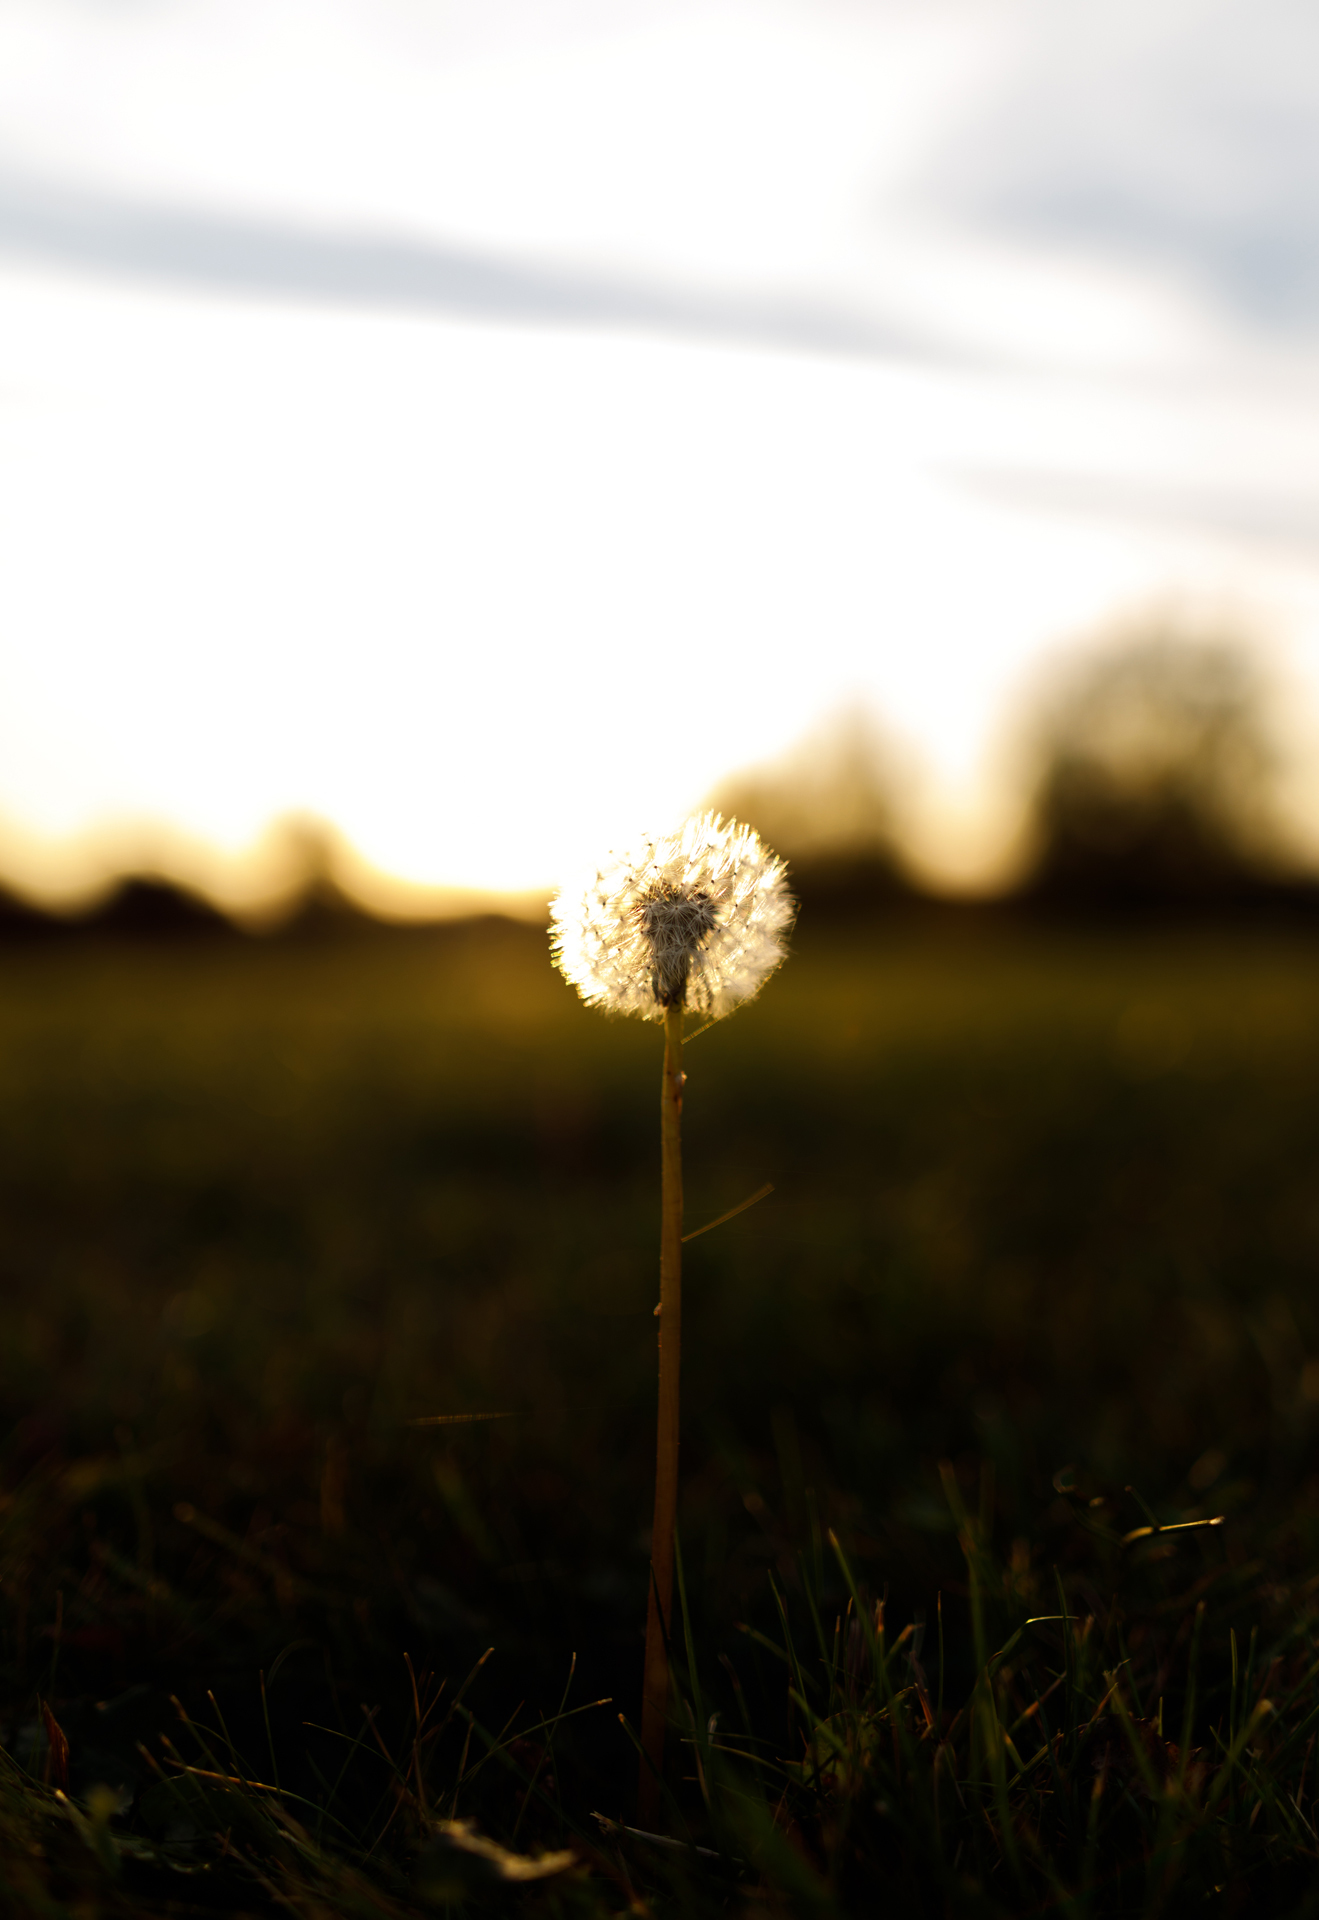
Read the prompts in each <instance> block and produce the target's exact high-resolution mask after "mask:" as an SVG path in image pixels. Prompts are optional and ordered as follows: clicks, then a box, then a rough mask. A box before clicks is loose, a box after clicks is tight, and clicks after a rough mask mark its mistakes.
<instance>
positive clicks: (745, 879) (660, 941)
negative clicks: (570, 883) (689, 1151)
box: [550, 813, 795, 1826]
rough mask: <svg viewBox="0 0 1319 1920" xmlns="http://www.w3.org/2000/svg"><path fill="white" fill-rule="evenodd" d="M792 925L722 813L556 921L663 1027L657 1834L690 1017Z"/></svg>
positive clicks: (750, 975) (634, 1006)
mask: <svg viewBox="0 0 1319 1920" xmlns="http://www.w3.org/2000/svg"><path fill="white" fill-rule="evenodd" d="M794 912H795V904H794V902H793V899H792V896H791V894H790V893H789V892H788V887H787V876H786V869H785V867H784V864H783V862H782V861H781V860H780V859H778V858H777V857H776V856H775V855H774V854H772V853H770V852H769V850H768V849H767V848H766V847H764V846H762V844H761V841H760V837H759V835H758V834H756V833H755V832H754V831H753V830H752V828H750V827H744V826H740V825H739V824H738V823H737V822H736V821H731V820H730V821H728V822H727V823H725V822H724V821H722V820H721V819H720V817H719V815H718V814H717V813H706V814H700V815H698V816H696V817H695V818H693V819H691V820H688V821H687V823H686V824H685V825H684V826H683V827H682V828H680V829H679V831H678V832H677V833H674V834H668V835H664V836H662V837H660V838H658V839H647V840H644V841H643V842H642V843H641V845H640V846H639V847H637V848H636V849H635V850H634V851H633V852H631V853H630V854H627V855H624V856H621V857H620V856H618V855H611V857H610V859H609V860H608V861H607V862H606V864H605V865H604V866H603V867H602V868H601V869H600V871H599V872H598V873H597V874H596V876H595V878H594V879H593V880H592V881H591V883H590V884H589V885H588V886H587V887H585V888H584V889H582V890H581V891H580V892H575V891H569V890H565V891H564V892H563V893H561V894H560V895H559V896H558V898H557V899H556V900H555V901H554V903H553V905H552V907H551V909H550V945H551V951H552V953H553V956H554V961H555V964H556V965H557V966H558V967H559V969H560V970H561V972H562V973H563V975H564V977H565V978H566V979H567V980H568V981H569V982H570V983H571V984H572V985H573V986H574V987H576V989H577V991H578V992H579V993H580V994H581V996H582V998H583V1000H585V1001H586V1003H587V1005H588V1006H593V1007H600V1008H602V1009H603V1010H604V1011H605V1012H606V1013H619V1014H633V1015H636V1016H638V1017H639V1018H641V1019H643V1020H655V1021H663V1023H664V1071H663V1075H662V1078H661V1082H660V1150H661V1169H662V1173H661V1228H660V1303H659V1306H658V1307H657V1308H656V1313H657V1315H658V1316H659V1322H660V1329H659V1434H658V1445H657V1450H656V1461H655V1524H654V1531H653V1535H652V1545H651V1582H650V1600H649V1604H648V1607H647V1614H646V1662H645V1676H644V1683H643V1695H642V1713H641V1744H642V1748H643V1752H644V1758H643V1761H642V1767H641V1783H640V1790H639V1793H638V1808H639V1814H640V1817H641V1818H642V1820H643V1822H644V1823H645V1824H646V1825H652V1826H653V1825H654V1824H655V1821H656V1818H657V1816H658V1813H659V1781H660V1777H661V1773H662V1770H663V1763H664V1730H665V1722H666V1720H667V1716H668V1701H669V1661H668V1637H669V1626H670V1617H671V1602H672V1597H673V1557H674V1555H673V1537H674V1521H675V1517H676V1514H677V1505H678V1374H679V1361H680V1355H681V1345H682V1240H683V1233H682V1131H681V1129H682V1095H683V1088H684V1086H685V1084H686V1075H685V1074H684V1072H683V1070H682V1027H683V1015H684V1013H685V1012H686V1011H687V1009H688V1008H690V1009H691V1010H692V1011H693V1012H695V1013H699V1014H702V1015H704V1016H705V1018H706V1020H707V1021H709V1020H717V1019H720V1018H721V1017H722V1016H723V1015H724V1014H726V1013H730V1012H731V1011H732V1010H733V1008H734V1007H736V1006H739V1005H741V1004H742V1003H743V1002H744V1001H747V1000H750V999H752V998H753V997H754V995H755V994H756V993H758V992H759V990H760V988H761V987H762V986H763V984H764V982H765V981H766V980H767V979H768V977H769V975H770V974H771V973H772V972H773V971H774V969H775V968H776V967H777V966H778V965H779V964H780V962H781V961H782V960H783V959H784V958H785V957H786V954H787V935H788V932H789V930H790V928H791V926H792V921H793V916H794ZM757 1197H759V1196H757ZM734 1211H735V1212H736V1211H740V1209H734ZM727 1217H731V1216H727ZM714 1224H719V1223H718V1222H716V1223H714Z"/></svg>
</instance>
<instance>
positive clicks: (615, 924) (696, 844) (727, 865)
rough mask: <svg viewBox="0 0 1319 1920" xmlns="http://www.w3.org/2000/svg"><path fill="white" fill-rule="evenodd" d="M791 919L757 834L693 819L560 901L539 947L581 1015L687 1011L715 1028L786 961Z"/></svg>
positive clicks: (650, 1015) (774, 860) (783, 889)
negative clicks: (569, 988) (580, 1005)
mask: <svg viewBox="0 0 1319 1920" xmlns="http://www.w3.org/2000/svg"><path fill="white" fill-rule="evenodd" d="M795 911H796V907H795V903H794V901H793V898H792V895H791V894H790V893H789V892H788V887H787V878H786V868H785V867H784V864H783V862H782V861H781V860H780V859H778V857H777V856H776V855H775V854H772V853H770V851H769V850H768V848H767V847H765V846H763V845H762V844H761V840H760V836H759V834H757V833H756V832H755V831H754V830H753V829H752V828H751V827H743V826H739V825H738V823H737V822H736V821H735V820H730V821H728V822H726V823H725V822H724V821H722V820H721V819H720V817H719V815H718V814H717V813H703V814H698V815H696V816H694V817H693V818H692V819H690V820H688V821H687V822H686V824H685V825H684V826H682V827H680V828H679V830H678V832H677V833H671V834H664V835H662V836H661V837H659V838H648V839H645V840H643V841H642V842H641V844H640V845H639V846H638V847H636V848H635V849H634V850H633V851H632V852H631V853H628V854H625V855H619V854H611V855H610V857H609V859H608V860H607V861H606V862H605V864H604V866H603V867H602V868H601V869H600V871H599V872H598V873H597V874H596V876H595V878H594V880H593V881H592V882H591V883H590V885H589V886H587V887H586V888H585V889H584V890H582V891H580V892H577V891H572V892H570V891H569V890H567V889H565V890H564V892H562V893H561V894H559V896H558V898H557V899H556V900H555V901H554V902H553V904H552V905H551V907H550V946H551V949H552V952H553V955H554V962H555V965H556V966H557V967H558V968H559V969H560V971H561V972H562V973H563V975H564V977H565V978H566V979H567V980H569V981H570V982H571V984H572V985H573V986H574V987H576V989H577V991H578V993H580V994H581V996H582V998H583V1000H585V1001H586V1003H587V1004H588V1006H593V1007H603V1008H604V1010H605V1011H606V1012H607V1013H631V1014H636V1015H638V1016H639V1017H640V1018H641V1019H643V1020H662V1019H663V1018H664V1010H665V1008H666V1007H670V1006H687V1007H691V1008H693V1009H694V1010H695V1011H696V1012H698V1013H704V1014H707V1015H709V1016H710V1017H711V1018H714V1019H718V1017H719V1016H720V1015H721V1014H725V1013H728V1012H730V1011H731V1009H732V1008H733V1007H735V1006H737V1005H738V1004H739V1002H741V1001H743V1000H750V999H751V998H752V996H753V995H754V994H756V993H757V992H758V991H759V990H760V987H761V986H762V985H763V983H764V982H765V980H766V979H768V977H769V975H770V974H771V973H772V972H773V971H774V969H775V967H777V966H778V965H779V963H780V961H782V960H783V959H784V958H785V957H786V954H787V935H788V932H789V930H790V928H791V926H792V921H793V915H794V913H795Z"/></svg>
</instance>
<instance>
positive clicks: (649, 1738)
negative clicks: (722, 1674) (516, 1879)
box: [637, 1004, 683, 1827]
mask: <svg viewBox="0 0 1319 1920" xmlns="http://www.w3.org/2000/svg"><path fill="white" fill-rule="evenodd" d="M682 1013H683V1010H682V1006H681V1004H679V1005H676V1006H668V1007H666V1008H665V1010H664V1075H663V1079H662V1082H661V1086H660V1150H661V1165H662V1184H661V1224H660V1319H659V1434H658V1445H657V1448H656V1457H655V1526H654V1531H653V1533H652V1536H651V1549H650V1601H649V1605H648V1607H647V1610H646V1669H645V1680H644V1684H643V1696H642V1708H641V1745H642V1751H643V1759H642V1762H641V1777H640V1784H639V1786H638V1789H637V1817H638V1819H639V1820H640V1822H641V1824H642V1825H643V1826H647V1827H653V1826H654V1825H655V1823H656V1822H657V1820H658V1819H659V1816H660V1781H661V1779H662V1777H663V1771H664V1729H665V1723H666V1721H667V1719H668V1711H669V1628H670V1624H671V1621H672V1607H671V1602H672V1598H673V1529H674V1522H675V1520H676V1517H677V1510H678V1370H679V1362H680V1359H681V1350H682V1086H683V1071H682Z"/></svg>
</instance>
